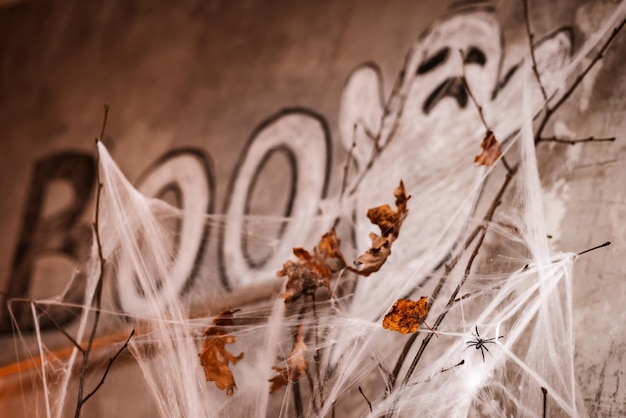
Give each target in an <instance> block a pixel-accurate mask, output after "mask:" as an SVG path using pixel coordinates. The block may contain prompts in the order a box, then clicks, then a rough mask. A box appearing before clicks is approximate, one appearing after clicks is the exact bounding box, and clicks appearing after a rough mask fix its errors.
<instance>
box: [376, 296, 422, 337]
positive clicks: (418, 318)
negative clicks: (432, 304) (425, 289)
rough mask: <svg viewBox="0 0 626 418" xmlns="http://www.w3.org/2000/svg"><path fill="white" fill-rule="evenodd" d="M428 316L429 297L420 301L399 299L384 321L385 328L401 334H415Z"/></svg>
mask: <svg viewBox="0 0 626 418" xmlns="http://www.w3.org/2000/svg"><path fill="white" fill-rule="evenodd" d="M426 314H428V296H422V297H421V298H420V299H419V300H417V301H414V300H409V299H398V300H397V301H396V303H394V304H393V306H392V307H391V310H390V311H389V312H388V313H387V315H385V318H384V319H383V328H385V329H389V330H392V331H398V332H399V333H400V334H409V333H414V332H416V331H417V329H418V328H419V326H420V324H421V323H422V322H423V321H424V318H426Z"/></svg>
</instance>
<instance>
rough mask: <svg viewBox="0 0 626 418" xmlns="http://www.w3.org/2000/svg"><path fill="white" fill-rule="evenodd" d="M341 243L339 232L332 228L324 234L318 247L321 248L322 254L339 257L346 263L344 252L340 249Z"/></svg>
mask: <svg viewBox="0 0 626 418" xmlns="http://www.w3.org/2000/svg"><path fill="white" fill-rule="evenodd" d="M340 243H341V241H339V238H338V237H337V233H336V232H335V230H334V229H331V230H330V232H327V233H325V234H324V235H322V238H321V239H320V242H319V244H317V249H318V250H319V252H320V254H322V255H324V256H326V257H328V258H337V259H339V260H341V261H342V262H343V263H344V264H345V259H344V257H343V253H342V252H341V250H340V249H339V244H340Z"/></svg>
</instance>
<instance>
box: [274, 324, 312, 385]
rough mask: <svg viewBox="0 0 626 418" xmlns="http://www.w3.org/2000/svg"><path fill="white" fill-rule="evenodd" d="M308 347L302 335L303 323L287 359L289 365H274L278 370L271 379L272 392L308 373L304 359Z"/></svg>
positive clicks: (275, 369)
mask: <svg viewBox="0 0 626 418" xmlns="http://www.w3.org/2000/svg"><path fill="white" fill-rule="evenodd" d="M306 349H307V345H306V343H305V342H304V337H303V336H302V324H300V326H299V327H298V333H297V334H296V339H295V341H294V343H293V348H292V349H291V353H290V354H289V358H288V359H287V367H277V366H274V367H272V369H273V370H274V371H276V376H274V377H272V378H271V379H269V382H271V383H272V386H271V387H270V393H274V392H276V391H278V390H280V388H282V387H283V386H287V383H289V382H291V383H293V382H296V381H297V380H298V379H300V377H301V376H302V375H304V374H305V373H306V369H307V365H306V360H305V359H304V352H305V351H306Z"/></svg>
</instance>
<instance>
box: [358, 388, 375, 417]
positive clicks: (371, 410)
mask: <svg viewBox="0 0 626 418" xmlns="http://www.w3.org/2000/svg"><path fill="white" fill-rule="evenodd" d="M359 392H360V393H361V396H363V399H365V402H367V406H368V407H369V408H370V412H374V410H373V409H372V403H371V402H370V400H369V399H367V396H365V393H363V389H362V388H361V386H359Z"/></svg>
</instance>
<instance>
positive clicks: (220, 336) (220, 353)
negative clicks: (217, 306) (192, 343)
mask: <svg viewBox="0 0 626 418" xmlns="http://www.w3.org/2000/svg"><path fill="white" fill-rule="evenodd" d="M234 312H236V311H224V312H222V313H220V314H219V315H217V316H216V317H215V319H213V323H214V324H215V326H211V327H208V328H207V329H206V330H204V335H205V337H206V338H205V339H204V344H203V345H202V350H200V353H199V354H198V357H200V364H201V365H202V368H203V369H204V375H205V377H206V381H207V382H215V386H217V388H218V389H220V390H226V394H227V395H228V396H231V395H232V394H233V391H234V390H235V389H236V388H237V385H236V384H235V378H234V377H233V373H232V372H231V370H230V367H229V366H228V364H229V363H233V364H235V363H237V362H238V361H239V360H241V359H242V358H243V353H241V354H239V355H238V356H234V355H233V354H231V353H229V352H228V351H227V350H226V344H232V343H234V342H236V341H237V339H236V338H235V337H233V336H232V335H229V333H228V331H227V330H226V328H224V326H229V325H233V324H234V322H233V314H234Z"/></svg>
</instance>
